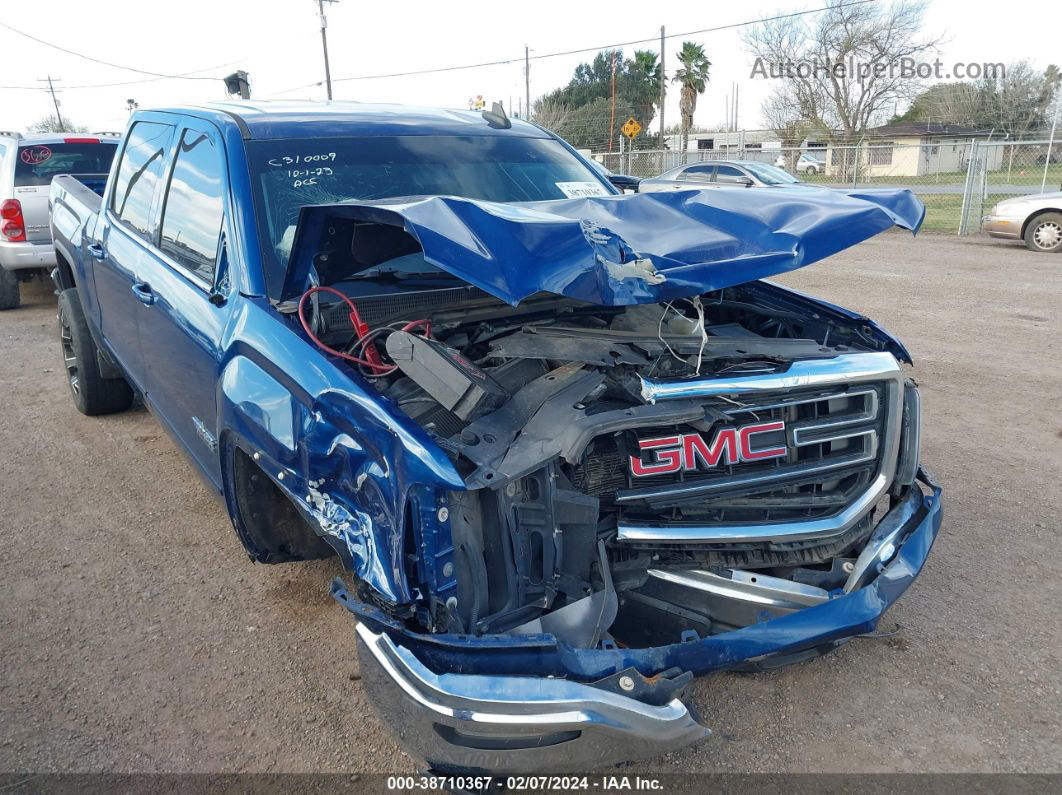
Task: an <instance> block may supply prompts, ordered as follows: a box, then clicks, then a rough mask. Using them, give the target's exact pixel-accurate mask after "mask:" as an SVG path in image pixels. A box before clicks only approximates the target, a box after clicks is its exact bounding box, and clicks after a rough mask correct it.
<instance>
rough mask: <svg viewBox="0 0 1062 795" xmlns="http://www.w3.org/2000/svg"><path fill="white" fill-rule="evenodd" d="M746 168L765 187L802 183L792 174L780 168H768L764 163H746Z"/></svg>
mask: <svg viewBox="0 0 1062 795" xmlns="http://www.w3.org/2000/svg"><path fill="white" fill-rule="evenodd" d="M744 167H745V168H746V169H748V170H749V171H751V172H752V173H753V175H755V177H756V178H757V179H758V180H759V181H760V182H762V183H764V184H765V185H792V184H794V183H796V182H800V180H799V179H797V178H796V177H794V176H793V175H792V174H789V173H787V172H785V171H782V169H780V168H775V167H774V166H768V165H765V164H763V163H745V164H744Z"/></svg>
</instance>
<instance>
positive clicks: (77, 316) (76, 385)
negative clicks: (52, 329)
mask: <svg viewBox="0 0 1062 795" xmlns="http://www.w3.org/2000/svg"><path fill="white" fill-rule="evenodd" d="M59 346H60V349H61V352H62V355H63V372H64V373H65V374H66V382H67V385H68V386H69V387H70V394H71V396H72V397H73V398H74V405H75V406H77V410H78V411H80V412H81V413H82V414H87V415H88V416H90V417H92V416H95V415H97V414H114V413H115V412H117V411H125V410H126V409H127V408H129V406H131V405H132V403H133V390H132V389H131V388H130V387H129V384H128V383H127V382H126V380H125V379H124V378H104V377H103V376H102V375H100V363H99V359H98V358H97V349H96V341H95V340H93V339H92V334H91V332H89V327H88V322H87V321H86V320H85V313H84V311H82V309H81V301H79V300H78V297H77V290H76V289H74V288H70V289H68V290H63V291H62V292H61V293H60V294H59Z"/></svg>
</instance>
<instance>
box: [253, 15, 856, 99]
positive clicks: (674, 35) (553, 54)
mask: <svg viewBox="0 0 1062 795" xmlns="http://www.w3.org/2000/svg"><path fill="white" fill-rule="evenodd" d="M876 1H877V0H852V1H851V2H848V3H842V4H840V5H829V6H822V7H821V8H812V9H809V10H807V11H794V12H792V13H789V14H777V15H775V16H773V17H761V18H760V19H750V20H746V21H745V22H733V23H730V24H729V25H717V26H715V27H711V28H701V29H699V30H688V31H685V32H684V33H669V34H667V35H666V36H664V38H665V39H677V38H681V37H682V36H696V35H698V34H701V33H715V32H717V31H720V30H730V29H732V28H743V27H745V26H747V25H757V24H760V23H762V22H774V21H776V20H779V19H791V18H793V17H802V16H806V15H807V14H818V13H820V12H822V11H829V10H831V9H835V8H848V7H849V6H859V5H866V4H867V3H873V2H876ZM658 40H659V37H657V36H653V37H650V38H647V39H632V40H631V41H620V42H615V43H613V44H603V45H600V46H597V47H580V48H578V49H574V50H562V51H560V52H550V53H543V54H542V55H532V56H530V57H529V58H526V60H530V61H540V60H542V59H543V58H558V57H561V56H564V55H581V54H582V53H587V52H599V51H601V50H612V49H616V48H617V47H629V46H630V45H632V44H648V43H650V42H655V41H658ZM523 60H525V58H520V57H516V58H505V59H503V60H499V61H483V62H481V63H472V64H463V65H461V66H440V67H436V68H433V69H415V70H412V71H408V72H391V73H389V74H375V75H357V76H355V77H335V78H332V82H333V83H345V82H348V81H351V80H383V79H385V78H390V77H413V76H416V75H426V74H437V73H440V72H457V71H462V70H464V69H481V68H483V67H487V66H508V65H510V64H514V63H519V62H520V61H523ZM319 85H321V81H320V80H318V81H316V82H314V83H307V84H305V85H301V86H295V87H294V88H286V89H284V90H283V91H274V92H272V93H271V94H270V95H269V96H278V95H280V94H290V93H291V92H292V91H299V90H300V89H303V88H313V87H314V86H319Z"/></svg>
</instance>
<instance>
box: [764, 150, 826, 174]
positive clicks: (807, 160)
mask: <svg viewBox="0 0 1062 795" xmlns="http://www.w3.org/2000/svg"><path fill="white" fill-rule="evenodd" d="M774 165H775V166H776V167H777V168H788V167H789V158H788V157H787V156H786V155H784V154H781V155H778V158H777V159H776V160H775V161H774ZM793 170H794V171H795V172H796V173H797V174H824V173H825V172H826V164H825V163H824V162H822V161H821V160H818V159H816V158H814V157H812V156H811V155H809V154H802V155H801V156H800V157H799V158H797V162H796V167H795V168H794V169H793Z"/></svg>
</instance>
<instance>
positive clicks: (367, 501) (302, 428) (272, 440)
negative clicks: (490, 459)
mask: <svg viewBox="0 0 1062 795" xmlns="http://www.w3.org/2000/svg"><path fill="white" fill-rule="evenodd" d="M249 304H250V306H249V308H248V310H247V312H246V317H244V318H241V319H240V320H241V322H239V323H237V324H235V325H236V327H237V328H238V329H239V331H238V334H237V338H236V339H235V340H234V344H233V345H232V346H230V354H229V356H228V357H227V359H226V361H225V363H224V365H223V367H222V369H221V373H220V378H219V380H218V389H217V401H218V409H219V410H218V415H219V416H218V425H219V428H218V439H219V441H220V442H221V445H220V447H221V450H222V455H223V461H222V468H223V472H224V477H225V494H226V502H227V504H228V508H229V513H230V516H231V517H232V520H233V523H234V524H235V525H237V533H238V534H239V535H240V537H241V540H243V541H244V543H245V545H246V544H247V536H246V533H242V532H240V527H239V522H240V514H239V511H238V510H237V505H236V502H235V501H236V497H235V494H236V491H235V488H234V486H233V484H234V478H233V463H232V458H233V452H232V451H233V450H235V449H236V448H239V449H242V450H243V451H244V452H245V453H247V454H248V455H250V456H251V457H252V458H253V459H254V461H255V463H256V464H257V465H258V466H259V467H260V468H261V470H262V471H263V472H265V474H266V475H268V476H269V477H270V478H271V479H272V481H273V482H274V483H275V484H276V486H277V487H278V488H279V489H280V490H281V491H283V492H284V493H285V494H286V495H287V496H288V497H289V499H290V500H291V501H292V503H293V504H295V505H296V506H298V508H299V510H300V511H301V513H302V514H303V516H304V517H305V519H306V520H307V522H308V523H309V524H310V526H311V527H312V528H313V530H314V531H315V532H316V533H317V534H318V535H319V536H321V537H322V538H324V539H325V540H326V541H328V542H329V544H331V546H332V547H333V548H334V549H335V550H336V551H337V552H338V554H339V555H340V557H341V558H342V560H343V562H344V565H345V566H346V567H347V568H349V569H350V570H351V571H353V572H354V573H355V574H356V575H357V576H358V577H359V578H360V579H362V580H364V581H365V582H366V583H368V584H369V585H370V586H372V587H373V588H374V589H375V590H376V591H377V592H379V594H380V595H381V596H383V597H384V598H386V599H388V600H389V601H393V602H398V603H406V602H409V601H411V600H412V595H411V592H410V587H409V584H408V582H407V580H406V576H405V573H404V570H403V565H402V550H403V544H404V535H405V533H406V532H407V528H406V527H405V524H406V521H405V517H406V514H407V511H406V502H407V499H409V497H410V493H411V489H412V488H413V487H414V484H416V486H417V487H419V489H425V488H426V489H428V490H432V489H434V490H436V491H437V492H438V493H439V494H440V495H445V493H446V492H447V491H449V490H452V489H461V488H464V483H463V481H462V479H461V477H460V475H459V474H458V473H457V471H456V470H455V469H454V468H453V465H452V463H451V462H450V460H449V458H447V457H446V455H445V454H444V453H443V451H442V450H441V449H439V447H438V446H437V445H436V444H435V443H434V442H433V441H432V439H431V437H430V436H428V435H427V434H426V433H425V432H424V430H423V429H421V428H420V427H419V426H417V425H416V424H415V423H413V421H412V420H410V419H409V418H408V417H406V416H405V415H404V414H402V413H401V412H400V411H399V410H398V409H397V408H396V407H395V406H394V405H393V404H392V403H391V402H390V401H389V400H388V399H387V398H385V397H383V396H382V395H380V394H379V393H377V392H376V391H375V390H374V389H373V388H372V387H371V386H370V385H369V384H367V383H364V381H363V380H362V379H361V378H360V376H357V375H354V374H353V373H350V372H349V371H346V370H345V369H341V368H340V367H339V366H337V365H336V364H334V363H332V362H331V361H330V360H329V359H328V358H326V357H325V356H324V355H322V354H321V353H319V352H318V351H317V350H316V349H315V348H313V347H312V346H311V345H309V343H307V342H306V341H305V340H303V339H302V338H301V337H299V336H298V335H297V334H296V333H295V332H294V331H292V330H291V329H290V328H288V327H287V326H286V325H285V323H284V321H283V320H280V319H277V318H274V317H271V316H270V315H269V314H268V313H269V312H270V311H271V310H269V309H264V308H263V307H261V306H257V305H256V303H255V302H249ZM249 551H251V552H252V554H254V550H249Z"/></svg>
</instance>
